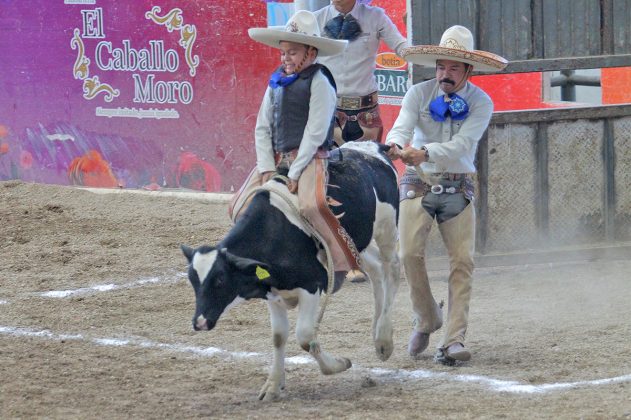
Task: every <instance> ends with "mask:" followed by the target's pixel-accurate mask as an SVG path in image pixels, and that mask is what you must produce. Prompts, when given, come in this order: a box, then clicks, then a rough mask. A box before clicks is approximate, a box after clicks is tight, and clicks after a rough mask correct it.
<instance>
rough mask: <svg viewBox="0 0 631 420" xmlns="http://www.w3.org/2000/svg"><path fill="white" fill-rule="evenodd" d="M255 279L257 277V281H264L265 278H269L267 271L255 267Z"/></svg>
mask: <svg viewBox="0 0 631 420" xmlns="http://www.w3.org/2000/svg"><path fill="white" fill-rule="evenodd" d="M256 277H258V279H259V280H265V279H266V278H268V277H270V275H269V271H267V270H266V269H264V268H263V267H261V266H259V265H257V266H256Z"/></svg>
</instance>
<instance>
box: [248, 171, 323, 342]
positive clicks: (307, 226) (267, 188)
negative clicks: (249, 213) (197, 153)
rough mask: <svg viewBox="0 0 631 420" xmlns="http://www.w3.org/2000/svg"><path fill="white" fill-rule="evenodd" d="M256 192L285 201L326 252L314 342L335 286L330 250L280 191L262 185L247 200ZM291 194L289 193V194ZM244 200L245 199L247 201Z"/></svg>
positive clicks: (298, 210)
mask: <svg viewBox="0 0 631 420" xmlns="http://www.w3.org/2000/svg"><path fill="white" fill-rule="evenodd" d="M274 178H278V179H282V180H285V181H287V180H288V179H289V178H287V177H285V176H282V175H276V176H274ZM258 191H269V192H270V193H274V194H276V195H277V196H279V197H281V198H282V199H283V201H285V203H286V204H287V205H288V206H289V208H290V210H291V211H293V212H294V214H296V215H297V216H298V217H299V218H300V219H301V220H302V222H303V224H304V225H305V226H306V228H307V230H308V231H309V232H310V233H311V234H312V235H313V236H315V237H316V239H317V240H318V241H320V243H321V244H322V246H323V248H324V251H325V252H326V265H327V267H326V268H327V275H328V284H327V288H326V295H325V296H324V300H323V301H322V305H321V306H320V313H319V315H318V319H317V322H316V324H315V327H314V336H313V338H314V340H315V339H316V337H317V335H318V329H319V328H320V322H321V321H322V317H323V316H324V310H325V309H326V305H327V303H328V300H329V296H330V295H332V294H333V287H334V286H335V284H334V283H335V276H334V275H335V272H334V271H333V270H334V269H333V258H332V256H331V250H330V249H329V246H328V245H327V243H326V241H325V240H324V238H323V237H322V235H320V233H319V232H318V231H317V230H316V229H315V228H314V227H313V226H312V225H311V223H309V221H308V220H307V219H306V218H305V217H304V216H303V215H302V214H301V213H300V209H299V208H298V207H296V206H295V205H294V203H293V202H292V201H291V200H290V199H289V197H288V196H287V195H285V194H283V193H281V192H280V191H278V190H276V189H274V188H271V187H269V186H265V185H262V186H260V187H258V188H255V189H253V190H252V192H251V193H250V194H248V197H247V198H249V197H250V196H251V195H253V194H254V193H256V192H258ZM290 194H291V193H290ZM247 198H246V199H247Z"/></svg>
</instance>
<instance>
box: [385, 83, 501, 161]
mask: <svg viewBox="0 0 631 420" xmlns="http://www.w3.org/2000/svg"><path fill="white" fill-rule="evenodd" d="M444 94H445V93H444V92H443V91H442V90H441V89H440V88H439V86H438V83H436V79H432V80H428V81H425V82H422V83H418V84H416V85H414V86H412V88H410V89H409V90H408V91H407V93H406V94H405V97H404V98H403V103H402V104H401V111H400V112H399V116H398V117H397V120H396V121H395V122H394V125H393V126H392V130H390V132H389V133H388V136H387V137H386V144H389V143H396V144H398V145H399V146H401V147H405V146H407V145H409V144H411V145H412V147H414V148H416V149H420V148H421V147H423V146H425V148H426V149H427V151H428V153H429V161H428V162H424V163H422V164H421V169H422V170H423V172H425V173H441V172H452V173H473V172H475V171H476V170H475V165H474V160H475V152H476V149H477V147H478V141H479V140H480V138H481V137H482V135H483V134H484V131H485V130H486V128H487V127H488V125H489V121H490V120H491V115H492V114H493V102H492V101H491V98H489V96H488V95H487V94H486V93H485V92H484V91H483V90H482V89H480V88H479V87H477V86H475V85H474V84H472V83H471V82H467V83H466V84H465V86H464V87H463V88H462V89H460V90H459V91H458V92H456V94H458V95H459V96H461V97H462V98H463V99H464V100H465V101H467V104H468V105H469V115H467V117H466V118H465V119H464V120H460V121H454V120H452V119H451V118H450V117H447V118H446V119H445V121H443V122H439V121H434V120H433V119H432V117H431V115H430V113H429V104H430V102H432V101H433V100H434V99H435V98H436V97H437V96H439V95H441V96H442V95H444Z"/></svg>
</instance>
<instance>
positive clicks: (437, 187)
mask: <svg viewBox="0 0 631 420" xmlns="http://www.w3.org/2000/svg"><path fill="white" fill-rule="evenodd" d="M444 190H445V189H444V188H443V186H442V185H440V184H438V185H432V188H431V189H430V191H431V192H432V194H442V193H443V191H444Z"/></svg>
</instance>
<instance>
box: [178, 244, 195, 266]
mask: <svg viewBox="0 0 631 420" xmlns="http://www.w3.org/2000/svg"><path fill="white" fill-rule="evenodd" d="M180 249H181V250H182V252H183V253H184V255H185V256H186V259H187V260H188V262H189V263H190V262H191V261H193V256H194V255H195V250H194V249H193V248H191V247H189V246H186V245H180Z"/></svg>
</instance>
